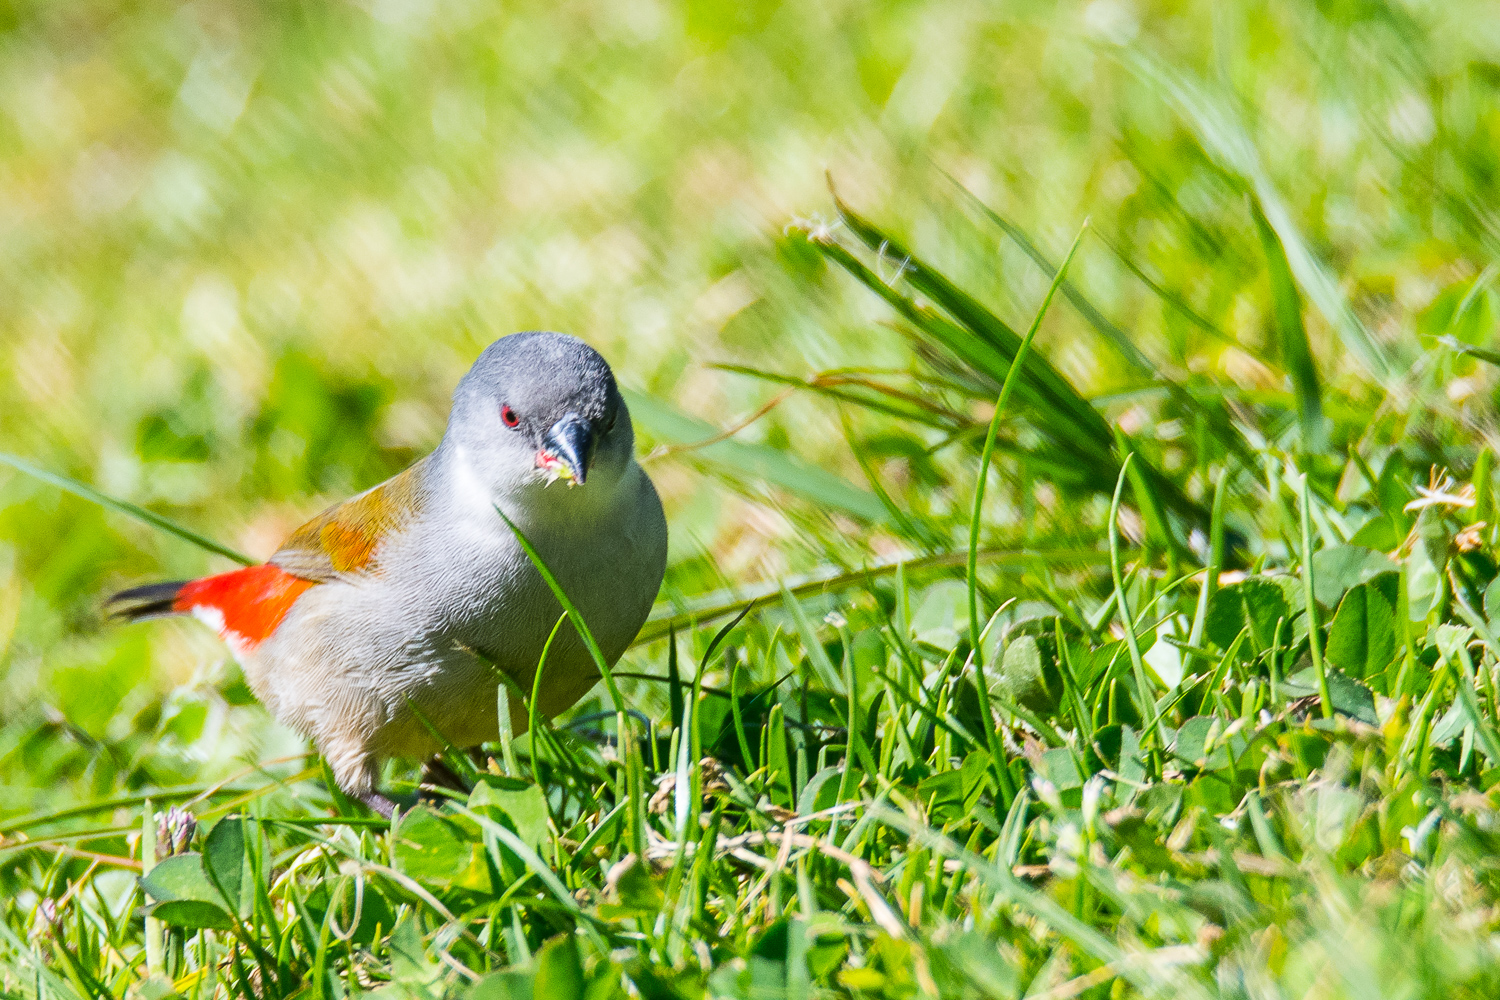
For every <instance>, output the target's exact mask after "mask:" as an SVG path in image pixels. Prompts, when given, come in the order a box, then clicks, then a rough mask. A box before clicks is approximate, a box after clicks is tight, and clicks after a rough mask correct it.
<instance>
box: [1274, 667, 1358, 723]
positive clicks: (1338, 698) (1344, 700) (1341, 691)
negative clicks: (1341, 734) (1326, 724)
mask: <svg viewBox="0 0 1500 1000" xmlns="http://www.w3.org/2000/svg"><path fill="white" fill-rule="evenodd" d="M1327 676H1328V696H1329V699H1330V700H1331V701H1332V702H1333V710H1334V711H1335V712H1338V713H1340V714H1342V715H1347V716H1349V717H1350V718H1352V719H1358V720H1359V721H1360V722H1364V723H1367V724H1368V725H1371V726H1378V725H1379V724H1380V717H1379V716H1378V715H1376V714H1375V694H1374V692H1372V691H1371V690H1370V689H1369V688H1367V687H1365V686H1364V685H1363V684H1361V683H1360V682H1359V681H1357V680H1355V679H1354V678H1352V677H1350V676H1348V675H1347V674H1345V673H1343V672H1342V671H1339V670H1329V671H1328V672H1327ZM1317 693H1318V676H1317V674H1316V673H1315V672H1314V671H1313V668H1312V667H1307V668H1306V669H1304V670H1299V671H1297V672H1296V673H1295V674H1293V675H1292V676H1290V677H1288V678H1287V679H1286V680H1284V681H1282V682H1281V695H1282V697H1284V698H1287V699H1294V698H1306V697H1308V696H1309V695H1315V694H1317Z"/></svg>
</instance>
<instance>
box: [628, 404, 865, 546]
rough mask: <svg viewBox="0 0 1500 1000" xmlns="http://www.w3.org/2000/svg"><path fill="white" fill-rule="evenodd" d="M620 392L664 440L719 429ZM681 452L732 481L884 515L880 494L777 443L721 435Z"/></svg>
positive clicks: (686, 439) (698, 437)
mask: <svg viewBox="0 0 1500 1000" xmlns="http://www.w3.org/2000/svg"><path fill="white" fill-rule="evenodd" d="M621 395H623V396H624V397H625V401H626V403H627V404H628V405H629V406H630V413H631V416H632V417H633V418H634V419H635V420H636V422H637V423H638V424H639V425H640V426H642V427H644V428H645V429H646V430H647V431H649V432H650V433H651V434H652V435H653V436H655V437H656V438H659V439H660V440H662V441H666V442H668V443H669V444H683V443H690V442H697V441H702V440H704V439H705V438H708V437H712V436H714V435H716V434H717V433H718V428H717V427H714V426H713V425H711V424H707V423H704V422H703V421H701V420H698V419H696V418H694V417H690V416H688V415H687V414H685V413H681V412H679V411H678V410H676V409H675V408H673V407H672V406H670V405H669V404H667V403H664V402H662V401H661V400H659V399H655V398H654V397H651V396H647V395H645V394H644V393H639V392H634V391H632V390H629V389H622V390H621ZM681 457H682V459H683V460H684V461H688V462H694V463H698V462H702V463H705V464H708V465H710V466H711V467H712V468H713V469H714V470H715V471H717V472H721V473H724V474H725V475H726V477H727V478H728V479H729V480H730V481H731V482H735V481H740V480H744V479H746V478H750V479H760V480H764V481H765V482H768V483H770V484H772V485H773V486H779V487H780V488H782V489H784V490H786V491H787V492H789V493H792V494H795V495H796V496H800V497H802V498H803V499H805V500H808V501H810V502H811V503H814V504H817V505H818V506H820V507H827V508H832V509H834V510H840V511H843V512H844V513H846V514H851V515H853V516H854V517H857V518H859V519H860V520H861V521H867V522H870V523H873V524H881V523H884V521H885V520H886V518H887V516H888V515H887V513H886V509H885V507H884V506H882V505H881V503H880V500H879V498H877V497H875V496H874V495H872V494H870V493H867V492H866V491H864V490H862V489H860V488H859V487H857V486H854V485H852V484H851V483H848V482H846V481H845V480H843V479H841V478H839V477H838V476H836V475H834V474H833V473H831V472H829V471H827V470H826V469H822V468H818V467H817V466H813V465H808V464H806V463H804V462H802V461H800V460H798V459H797V458H795V457H793V456H792V455H790V454H788V453H786V452H785V451H781V450H780V449H777V448H771V447H766V446H763V445H756V444H747V443H745V442H744V441H733V440H723V441H715V442H714V443H713V444H708V445H704V446H703V447H701V448H697V449H694V450H693V451H690V452H684V453H682V456H681Z"/></svg>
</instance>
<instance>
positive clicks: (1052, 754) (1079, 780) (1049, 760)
mask: <svg viewBox="0 0 1500 1000" xmlns="http://www.w3.org/2000/svg"><path fill="white" fill-rule="evenodd" d="M1038 770H1039V772H1040V773H1041V775H1042V777H1044V778H1046V779H1047V780H1048V781H1050V782H1052V784H1053V785H1055V786H1056V787H1057V790H1058V791H1060V792H1065V791H1067V790H1068V789H1070V788H1081V787H1082V786H1083V775H1081V774H1079V773H1078V761H1076V760H1074V759H1073V751H1072V749H1071V748H1069V747H1053V748H1052V749H1051V750H1047V751H1044V752H1043V753H1042V763H1041V767H1040V768H1039V769H1038Z"/></svg>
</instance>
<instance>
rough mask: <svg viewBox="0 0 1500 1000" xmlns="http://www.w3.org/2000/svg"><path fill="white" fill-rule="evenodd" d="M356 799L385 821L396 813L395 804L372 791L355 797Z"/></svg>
mask: <svg viewBox="0 0 1500 1000" xmlns="http://www.w3.org/2000/svg"><path fill="white" fill-rule="evenodd" d="M357 798H358V799H359V801H361V802H363V803H364V804H365V805H366V806H367V807H369V809H370V811H371V812H375V813H379V814H380V815H381V816H383V817H385V818H386V819H390V818H391V816H392V814H394V813H395V811H396V803H394V802H392V801H391V800H390V799H388V798H386V797H385V796H384V795H381V794H380V793H379V792H377V791H374V790H373V789H372V790H371V791H368V792H365V793H364V794H362V795H359V796H357Z"/></svg>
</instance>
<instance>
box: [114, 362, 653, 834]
mask: <svg viewBox="0 0 1500 1000" xmlns="http://www.w3.org/2000/svg"><path fill="white" fill-rule="evenodd" d="M634 443H635V432H634V430H633V428H632V427H631V423H630V414H629V412H628V411H627V409H626V406H625V401H624V400H623V399H622V398H621V397H620V392H619V389H618V387H617V386H616V385H615V378H614V374H613V373H612V372H611V371H610V368H609V365H608V364H607V363H606V362H605V360H604V358H602V357H601V356H600V355H599V353H598V352H597V351H595V350H594V349H593V348H591V347H589V346H588V345H587V344H585V343H584V342H583V341H581V340H579V339H578V338H576V337H570V336H566V335H564V334H558V333H516V334H512V335H510V336H508V337H502V338H500V339H499V340H497V341H495V342H494V343H493V344H491V345H490V346H489V347H488V348H486V349H485V351H484V353H483V354H481V355H480V356H479V359H478V360H477V361H475V363H474V366H473V367H472V368H471V369H469V372H468V374H467V375H465V376H464V377H463V379H462V380H461V381H460V382H459V383H458V388H457V390H456V391H455V392H454V395H453V409H452V411H451V413H450V415H449V418H448V427H447V430H446V431H445V432H444V434H443V440H442V443H441V444H439V445H438V447H437V449H436V450H435V451H433V452H432V453H431V454H430V455H428V456H426V457H425V458H423V459H421V460H419V461H418V462H417V463H416V464H414V465H413V466H411V467H410V468H409V469H407V470H406V471H405V472H402V473H400V474H398V475H396V476H394V477H392V478H391V479H388V480H386V481H385V482H383V483H381V484H380V485H379V486H376V487H374V488H373V489H370V490H366V491H365V492H363V493H361V494H359V495H357V496H355V497H352V498H350V499H348V500H345V501H344V502H343V503H340V504H336V505H335V506H333V507H330V508H328V509H327V510H325V511H324V512H323V513H321V514H319V515H318V516H317V517H315V518H313V519H312V520H311V521H309V522H307V523H306V524H304V525H303V526H302V527H300V528H298V529H297V530H296V531H295V532H294V533H293V534H292V536H291V537H290V538H288V539H287V541H286V542H285V544H283V545H282V547H281V548H280V549H278V550H277V551H276V553H275V554H274V555H272V556H271V558H270V559H269V560H268V561H267V562H266V563H264V564H262V565H258V566H250V567H248V568H245V569H238V570H234V571H233V572H229V573H223V574H220V575H218V576H210V577H206V578H204V579H200V580H190V581H178V582H172V583H157V584H151V585H148V586H144V587H136V588H133V589H131V590H126V591H123V592H121V593H119V594H116V595H115V596H114V597H112V598H111V599H110V601H109V604H108V608H109V610H110V612H111V613H112V614H114V615H116V616H118V617H121V618H124V619H127V620H131V621H136V620H140V619H147V618H156V617H162V616H166V615H193V616H195V617H197V618H199V619H200V620H202V621H204V622H206V623H208V624H209V625H210V626H212V627H213V628H214V629H215V630H217V631H218V633H219V635H220V636H221V637H222V638H223V639H224V641H225V642H226V643H228V645H229V648H230V649H231V651H233V653H234V655H235V658H236V659H237V660H238V661H239V662H240V664H241V665H242V666H243V667H244V671H245V677H246V679H247V680H248V681H249V684H250V688H251V690H252V691H254V692H255V696H256V697H257V698H259V699H260V700H261V702H262V703H263V704H264V705H265V706H266V707H267V708H268V709H269V710H270V711H271V713H272V714H273V715H275V716H276V718H277V719H279V720H280V721H281V722H283V723H285V724H286V725H288V726H290V727H292V728H293V729H296V730H297V731H298V732H300V733H302V734H303V735H304V736H306V737H308V738H310V739H311V740H312V741H313V742H314V743H315V744H316V745H317V748H318V751H319V752H320V753H322V754H323V756H324V758H325V759H326V760H327V761H328V764H329V766H330V768H331V769H332V771H333V775H334V778H335V780H336V781H337V782H338V785H339V787H340V788H341V789H342V790H343V791H344V792H345V793H346V794H347V795H348V796H350V797H351V798H354V799H358V800H359V801H361V802H363V803H365V804H366V805H367V806H369V807H370V808H371V809H373V810H374V811H376V812H378V813H380V814H382V815H384V816H390V815H391V812H392V810H393V809H394V805H393V803H392V802H391V800H390V799H389V798H387V797H386V796H384V795H382V794H381V793H380V791H379V789H378V788H377V777H378V775H379V769H380V766H381V763H382V762H383V760H384V759H385V758H388V757H392V756H400V757H416V758H426V757H428V756H430V755H431V754H434V753H436V752H437V751H438V750H440V749H441V748H442V746H443V744H444V742H446V743H447V744H449V745H452V746H455V747H471V746H475V745H477V744H479V743H483V742H486V741H489V740H494V739H496V738H497V736H498V734H499V725H498V720H499V716H498V712H497V704H498V698H497V696H496V687H497V685H498V684H499V683H501V681H500V678H498V677H497V675H496V668H498V669H499V670H500V671H503V672H504V673H505V675H506V676H508V677H509V678H510V679H511V680H513V681H515V682H516V684H517V685H519V687H520V689H521V691H523V692H525V694H526V696H527V697H529V696H530V692H531V690H532V679H533V677H534V676H535V671H536V669H537V665H538V660H539V658H540V657H541V654H542V649H543V646H544V645H545V644H546V642H547V638H548V636H549V635H550V634H551V633H552V631H553V627H554V626H555V625H556V624H557V622H558V618H559V616H560V615H561V614H562V607H561V605H560V604H559V603H558V601H557V599H556V597H555V596H554V595H553V593H552V591H551V589H550V588H549V587H548V585H547V583H546V581H545V580H544V579H543V578H542V576H541V574H540V573H538V572H537V570H536V567H535V566H534V565H533V564H532V562H531V561H530V559H529V558H528V557H527V555H526V553H525V551H524V550H523V549H522V547H521V545H520V543H519V542H518V540H517V538H516V536H515V532H513V531H512V529H511V527H510V526H509V525H507V524H506V523H505V519H503V518H502V517H501V516H500V514H499V513H497V508H498V510H499V511H503V512H504V514H505V517H506V518H509V520H510V521H511V523H512V524H514V525H515V526H516V528H517V529H519V531H521V532H522V533H523V534H525V536H526V538H527V539H528V540H529V541H530V542H531V544H532V545H533V546H534V547H535V549H536V551H537V553H538V555H539V556H540V557H541V559H542V561H543V562H544V563H545V564H546V566H547V567H548V568H549V569H550V570H551V571H552V573H553V575H554V576H555V577H556V579H557V582H558V583H559V585H560V586H561V587H562V590H563V592H564V593H565V594H566V595H567V596H568V598H569V599H570V600H571V601H572V603H573V604H574V606H575V607H576V608H577V609H578V611H579V613H580V614H581V615H582V617H583V620H584V622H585V624H586V625H587V626H588V628H589V630H590V631H591V632H593V634H594V638H595V639H596V641H597V642H598V644H599V646H600V648H601V650H602V651H603V653H604V656H605V657H606V659H607V660H608V661H609V662H610V663H613V662H614V661H615V660H617V659H618V658H619V657H620V655H621V654H622V653H624V651H625V649H626V647H627V646H629V645H630V642H631V640H633V639H634V638H635V635H636V633H637V632H638V631H639V630H640V627H641V624H642V623H643V622H644V621H645V620H646V615H647V614H648V613H649V611H650V610H651V605H652V602H653V601H654V600H655V598H656V593H657V590H658V588H659V587H660V586H661V580H662V574H663V573H664V571H665V568H666V555H667V522H666V517H665V516H664V514H663V512H662V506H661V500H660V499H659V498H658V497H657V495H656V488H655V486H653V485H652V482H651V479H650V477H649V476H647V475H646V473H645V471H644V470H643V469H642V468H641V467H640V465H639V464H638V463H637V462H636V460H635V456H634ZM559 480H561V481H563V482H565V483H566V486H559V485H554V484H557V483H558V482H559ZM598 677H599V674H598V670H597V668H596V666H595V664H594V661H593V659H592V658H591V656H590V655H589V653H588V651H587V649H586V647H585V645H584V643H583V641H582V640H581V639H580V637H579V636H578V634H577V632H576V631H575V630H574V629H573V626H572V625H571V623H565V624H563V625H562V627H561V629H560V630H559V631H558V634H557V637H556V639H555V640H554V641H553V644H552V647H551V649H550V650H549V651H548V654H547V661H546V665H545V668H544V672H543V675H542V684H541V687H540V694H539V698H538V708H539V711H540V712H541V713H542V714H543V715H545V716H547V717H551V716H553V715H556V714H557V713H559V712H561V711H563V710H564V709H566V708H568V707H569V706H570V705H572V704H573V703H574V702H576V701H577V700H578V699H579V698H581V697H582V696H583V695H584V694H585V693H586V692H587V691H588V690H589V688H591V687H593V685H594V683H595V681H597V680H598ZM510 705H511V725H512V727H513V729H514V731H515V732H517V733H520V732H523V731H525V729H526V725H527V717H526V711H525V709H524V708H523V707H522V704H521V699H520V698H513V699H511V700H510ZM429 727H431V728H429ZM433 729H436V730H437V732H438V733H439V734H441V737H442V739H441V740H440V739H439V738H438V737H437V736H435V735H434V733H433V731H432V730H433Z"/></svg>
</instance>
